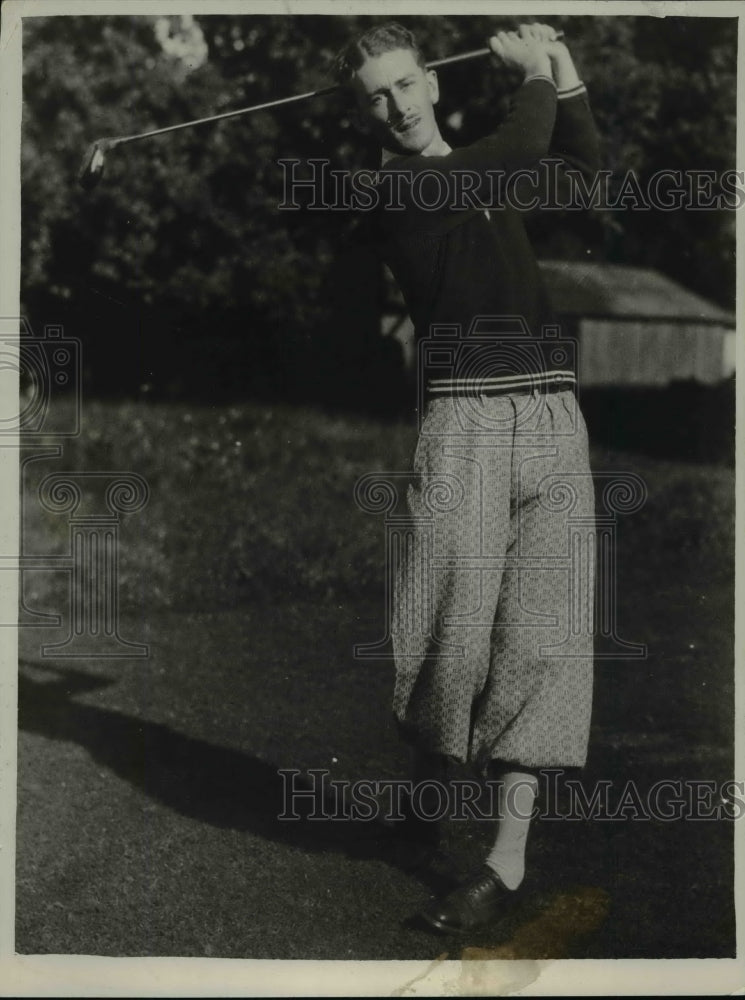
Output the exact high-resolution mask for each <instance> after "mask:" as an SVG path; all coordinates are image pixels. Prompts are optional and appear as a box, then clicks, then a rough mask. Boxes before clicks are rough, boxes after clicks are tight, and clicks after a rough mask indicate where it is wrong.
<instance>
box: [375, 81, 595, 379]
mask: <svg viewBox="0 0 745 1000" xmlns="http://www.w3.org/2000/svg"><path fill="white" fill-rule="evenodd" d="M553 159H556V160H557V161H558V162H557V163H555V164H552V165H551V169H546V168H547V166H548V164H547V162H546V161H547V160H553ZM541 161H544V162H543V163H541ZM566 167H573V168H575V169H577V170H579V171H581V172H582V174H583V175H584V176H585V177H586V178H589V179H590V181H591V179H592V177H593V176H594V172H595V170H596V169H597V167H598V143H597V135H596V131H595V127H594V124H593V120H592V115H591V112H590V108H589V104H588V101H587V96H586V92H585V90H584V87H579V88H575V89H574V90H573V91H572V92H571V93H570V94H569V95H568V96H566V97H565V98H563V99H558V100H557V93H556V88H555V87H554V85H553V83H552V82H551V81H549V80H547V79H545V78H538V79H532V80H529V81H528V82H526V83H524V84H523V85H522V87H520V89H519V90H518V91H517V93H516V95H515V99H514V103H513V106H512V110H511V112H510V114H509V116H508V117H507V119H506V120H505V121H504V122H503V124H502V125H501V126H500V127H499V128H498V129H497V130H496V131H495V132H494V133H493V134H492V135H489V136H487V137H485V138H484V139H481V140H479V141H478V142H475V143H473V144H472V145H470V146H467V147H463V148H460V149H454V150H453V151H452V152H450V153H448V154H447V155H445V156H421V155H414V156H396V157H394V158H393V159H391V160H389V161H388V162H387V163H386V164H385V166H384V168H383V170H381V172H380V175H379V185H380V189H381V191H382V192H383V193H382V195H381V205H382V211H380V212H379V232H380V235H381V237H382V254H383V258H384V260H385V262H386V263H387V265H388V266H389V268H390V270H391V271H392V273H393V275H394V277H395V279H396V281H397V282H398V284H399V287H400V288H401V291H402V293H403V296H404V299H405V302H406V306H407V309H408V311H409V315H410V316H411V319H412V321H413V323H414V326H415V329H416V336H417V340H418V341H419V342H420V365H421V367H420V371H422V372H423V374H424V377H425V380H426V384H427V391H428V392H429V393H430V394H433V395H437V394H443V393H445V394H448V393H453V392H456V393H458V392H461V391H469V390H474V389H475V390H476V391H485V390H490V391H506V390H507V389H510V388H520V389H523V388H532V387H534V386H536V385H543V386H549V385H552V384H553V385H554V386H556V385H557V384H559V383H568V384H570V383H573V382H574V380H575V375H574V365H573V362H572V358H571V357H570V356H569V355H567V353H566V352H562V351H558V352H557V350H556V345H555V344H554V345H551V344H550V343H549V342H548V341H544V338H543V337H542V331H543V328H544V327H545V326H546V325H551V324H555V317H554V315H553V312H552V310H551V306H550V303H549V300H548V296H547V294H546V291H545V288H544V285H543V282H542V280H541V277H540V274H539V270H538V266H537V263H536V259H535V255H534V253H533V249H532V247H531V245H530V242H529V240H528V236H527V234H526V231H525V226H524V221H523V218H524V212H523V211H521V210H520V209H519V208H517V207H515V206H514V204H513V205H510V204H509V203H508V202H509V200H510V199H508V198H507V197H506V194H505V188H504V187H503V188H502V195H501V196H499V191H500V187H499V181H500V180H501V181H503V182H506V184H507V189H509V187H510V185H512V186H513V188H514V192H513V193H515V194H516V196H517V197H518V198H519V199H520V201H521V203H523V204H528V203H529V202H530V200H531V198H534V197H535V195H536V187H535V183H534V181H535V179H536V178H535V177H532V178H529V177H524V178H523V179H522V180H521V181H520V183H519V184H517V186H515V182H516V181H517V179H518V178H517V176H516V175H515V173H514V172H515V171H519V170H531V169H532V170H534V171H535V170H536V169H537V168H540V169H539V170H538V174H537V179H539V180H540V181H541V182H543V181H544V180H545V179H546V178H547V177H553V178H554V180H555V179H556V178H557V177H559V178H561V175H562V172H563V171H564V170H565V169H566ZM463 171H468V172H469V173H470V174H471V175H476V177H475V179H474V177H473V176H472V177H471V178H470V179H469V181H468V186H469V187H470V189H471V192H472V194H469V195H467V196H466V195H462V196H458V194H457V192H458V190H459V189H460V190H462V183H463V182H462V178H461V179H460V187H459V178H458V177H456V174H457V173H458V172H463ZM396 172H399V173H403V175H404V176H402V177H398V178H394V177H392V176H388V177H386V175H391V174H394V173H396ZM434 172H436V173H437V174H438V175H439V178H438V177H435V176H434ZM510 177H511V178H512V180H511V181H510V180H509V178H510ZM394 180H395V182H396V183H395V184H394ZM474 184H475V185H476V186H474ZM549 187H551V185H549ZM391 191H395V192H396V193H395V198H392V196H391V195H390V192H391ZM495 193H496V194H497V195H498V197H497V201H498V202H500V204H499V206H498V207H493V208H491V209H490V210H489V212H488V216H487V212H485V211H484V210H483V207H482V206H485V205H490V204H494V201H493V198H492V197H491V196H492V195H493V194H495ZM550 193H551V192H550V191H547V190H546V188H545V187H544V185H543V183H541V187H540V191H539V192H538V196H539V197H541V198H542V197H545V196H547V195H548V196H550ZM553 193H554V194H556V192H555V191H554V192H553ZM468 198H473V199H474V200H473V201H472V202H470V203H469V201H468V200H467V199H468ZM386 199H388V201H387V204H386ZM512 201H513V202H514V198H512ZM455 202H457V204H454V203H455ZM396 203H398V204H402V205H403V206H404V207H403V210H401V209H400V208H395V207H393V205H395V204H396ZM422 203H424V204H426V205H427V206H430V207H429V208H425V207H423V204H422ZM474 206H477V207H474ZM443 327H445V328H447V329H445V330H443ZM443 335H444V339H443ZM423 340H424V343H422V341H423ZM456 343H460V344H461V345H462V346H461V347H460V348H456V349H453V345H454V344H456ZM570 354H571V352H570Z"/></svg>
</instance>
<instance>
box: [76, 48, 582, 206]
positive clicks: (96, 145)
mask: <svg viewBox="0 0 745 1000" xmlns="http://www.w3.org/2000/svg"><path fill="white" fill-rule="evenodd" d="M563 37H564V32H563V31H558V32H557V33H556V40H557V41H558V40H559V39H561V38H563ZM488 55H493V53H492V50H491V49H489V48H484V49H474V50H473V51H471V52H461V53H460V54H459V55H455V56H446V57H445V58H444V59H435V60H434V61H433V62H428V63H427V69H437V68H438V67H440V66H450V65H452V64H453V63H457V62H465V61H466V60H468V59H480V58H483V57H484V56H488ZM338 89H339V87H338V86H336V85H334V86H331V87H322V88H321V89H320V90H309V91H307V92H306V93H304V94H294V95H293V96H292V97H281V98H279V100H276V101H266V102H265V103H263V104H253V105H251V107H248V108H237V109H236V110H234V111H224V112H223V113H222V114H219V115H208V116H207V117H206V118H195V119H194V120H193V121H189V122H181V123H180V124H178V125H167V126H166V127H165V128H156V129H151V130H150V131H149V132H138V133H137V134H135V135H117V136H109V137H107V138H103V139H96V141H95V142H93V143H91V145H90V146H89V147H88V149H87V150H86V152H85V156H84V157H83V163H82V165H81V167H80V171H79V173H78V181H79V183H80V186H81V187H82V188H83V189H84V190H86V191H90V190H92V189H93V188H94V187H95V186H96V185H97V184H98V182H99V181H100V180H101V177H102V176H103V172H104V167H105V165H106V154H107V153H108V152H109V151H110V150H112V149H114V148H115V147H116V146H123V145H124V144H125V143H128V142H136V141H137V140H139V139H150V138H151V137H152V136H154V135H164V134H165V133H166V132H176V131H178V130H179V129H182V128H193V127H194V126H195V125H206V124H207V123H208V122H218V121H223V120H224V119H226V118H235V117H237V116H238V115H247V114H250V113H251V112H252V111H268V110H269V109H270V108H279V107H282V106H283V105H288V104H298V103H300V101H308V100H310V99H311V98H313V97H323V96H325V95H326V94H333V93H334V92H335V91H337V90H338Z"/></svg>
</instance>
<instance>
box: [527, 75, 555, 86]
mask: <svg viewBox="0 0 745 1000" xmlns="http://www.w3.org/2000/svg"><path fill="white" fill-rule="evenodd" d="M530 80H547V81H548V82H549V83H550V84H551V85H552V86H554V87H555V86H556V84H555V83H554V81H553V77H550V76H546V74H545V73H532V74H531V75H530V76H526V77H525V79H524V80H523V83H529V82H530Z"/></svg>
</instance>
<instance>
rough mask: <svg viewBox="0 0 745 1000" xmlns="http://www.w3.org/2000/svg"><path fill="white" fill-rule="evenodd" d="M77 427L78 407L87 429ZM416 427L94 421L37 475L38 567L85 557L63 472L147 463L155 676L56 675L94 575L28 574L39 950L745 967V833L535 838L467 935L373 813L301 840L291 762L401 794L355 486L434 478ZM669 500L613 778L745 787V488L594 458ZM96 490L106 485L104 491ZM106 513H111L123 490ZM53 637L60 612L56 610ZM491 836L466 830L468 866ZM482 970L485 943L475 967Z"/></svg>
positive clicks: (163, 409)
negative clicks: (410, 476)
mask: <svg viewBox="0 0 745 1000" xmlns="http://www.w3.org/2000/svg"><path fill="white" fill-rule="evenodd" d="M62 417H64V414H60V418H62ZM414 442H415V432H414V430H413V429H412V428H411V427H407V426H404V425H400V424H394V425H384V424H381V423H378V422H376V421H373V420H367V419H364V418H354V417H350V416H345V415H331V414H325V413H322V412H319V411H316V410H312V409H293V408H290V407H287V406H261V405H258V404H253V403H252V404H246V405H241V406H233V407H227V406H226V407H220V408H196V407H191V406H186V405H166V404H158V405H156V404H144V403H117V404H115V403H93V402H92V403H88V404H87V405H86V406H85V410H84V419H83V430H82V433H81V435H80V436H79V437H78V438H76V439H74V440H72V441H70V442H69V443H68V444H66V445H65V450H64V454H63V456H62V457H61V458H54V457H50V456H47V457H44V455H42V454H41V453H40V452H38V451H37V452H36V455H35V457H33V455H34V453H33V452H30V451H29V452H28V453H27V457H28V458H31V457H33V460H32V461H27V462H26V464H25V466H24V492H23V519H24V523H23V544H24V552H25V554H26V555H34V554H37V555H45V556H50V555H64V554H65V553H66V551H67V546H68V533H69V524H68V521H67V519H66V516H60V515H55V514H52V513H49V512H47V511H44V510H42V508H41V507H40V505H39V502H38V498H37V492H36V491H37V489H38V484H39V482H40V481H41V479H42V478H43V477H44V476H45V475H47V474H48V473H51V472H59V471H62V470H77V471H106V470H121V471H131V472H136V473H138V474H139V475H141V476H143V477H144V478H145V479H146V480H147V482H148V485H149V489H150V495H149V500H148V503H147V506H146V507H145V509H144V510H142V511H140V512H139V513H136V514H132V515H126V516H124V517H123V518H122V522H121V525H120V567H119V580H120V608H121V626H120V634H121V635H122V637H123V638H125V639H127V640H130V641H133V642H140V643H147V644H148V645H149V655H148V657H147V658H143V659H139V660H138V659H100V658H98V659H97V658H91V659H75V660H64V659H55V658H54V657H53V656H47V657H43V656H42V655H41V646H42V644H47V643H49V644H51V643H54V642H59V641H61V640H62V639H64V637H65V632H66V630H65V629H55V628H51V627H50V628H40V627H38V625H34V614H35V613H39V612H46V613H58V614H64V613H65V610H66V607H67V601H68V590H69V587H68V580H67V577H66V574H65V573H63V572H61V571H55V570H49V569H46V570H39V571H29V572H27V573H26V574H25V581H24V600H25V610H24V612H23V615H24V617H23V619H22V620H24V621H26V622H27V623H28V624H27V626H26V627H24V628H22V629H21V631H20V645H21V678H20V699H19V787H18V842H17V854H18V860H17V921H16V925H17V942H16V948H17V951H19V952H21V953H83V954H99V955H186V956H215V957H217V956H221V957H235V958H317V959H344V958H355V959H403V958H422V959H426V958H433V959H434V958H435V957H437V956H439V955H442V954H443V953H444V952H446V951H447V952H448V955H449V957H452V958H457V957H459V956H460V955H461V954H464V953H466V951H467V949H477V950H478V949H482V951H478V954H496V955H503V956H505V957H516V958H560V957H565V958H583V957H591V958H604V957H608V958H611V957H614V958H615V957H617V958H628V957H635V958H636V957H639V958H692V957H725V956H731V955H733V954H734V912H733V900H732V883H733V858H732V834H733V824H732V821H731V820H729V819H719V820H711V821H708V822H691V821H685V820H673V821H669V822H665V821H662V820H655V819H652V820H646V821H635V820H633V819H631V818H626V819H618V820H615V821H610V822H608V821H606V822H602V821H575V822H556V821H553V822H552V821H549V820H544V821H541V822H538V823H535V824H534V825H533V829H532V830H531V840H530V844H529V864H530V872H531V874H530V877H529V881H528V882H527V883H526V888H527V892H526V896H525V902H524V904H523V906H522V908H520V909H518V910H517V911H516V912H514V913H513V914H511V915H509V916H507V917H506V918H505V920H504V921H503V922H502V923H501V924H500V925H498V926H495V927H492V928H489V929H486V930H483V931H480V932H479V933H478V934H475V935H473V936H472V938H470V939H469V940H467V941H459V942H456V941H452V940H449V939H442V938H437V937H433V936H431V935H430V934H428V933H427V932H425V931H424V930H423V929H421V928H420V927H419V926H417V924H416V923H415V922H412V921H411V917H412V915H413V914H414V913H415V912H416V910H417V909H418V908H419V907H420V906H421V905H422V903H423V902H424V901H425V900H426V899H427V898H428V895H429V894H430V892H431V891H433V890H436V889H438V888H439V887H441V886H442V885H443V884H445V882H446V880H447V878H448V877H449V872H448V869H447V867H446V865H445V861H446V860H447V859H443V866H442V870H432V871H428V872H424V873H418V874H415V873H411V872H404V871H402V870H401V867H400V865H399V864H398V863H397V859H396V857H395V856H394V855H393V854H392V853H391V850H390V845H389V844H388V843H387V841H386V838H385V837H384V836H383V835H382V834H381V833H379V832H378V831H377V828H375V827H374V826H373V825H372V824H369V823H364V822H361V821H357V822H339V823H332V822H320V823H318V822H317V823H313V822H311V821H300V822H298V823H288V822H281V821H279V820H278V819H277V815H278V813H279V812H280V811H281V808H282V798H281V793H282V781H281V779H280V777H279V776H278V775H277V769H278V768H297V769H299V770H300V771H302V772H306V771H307V770H308V769H309V768H324V769H328V770H329V772H330V773H331V776H332V777H334V778H339V779H356V778H362V777H365V778H371V779H376V778H386V777H397V776H399V777H400V776H403V775H404V773H405V759H406V755H405V751H404V748H403V747H402V746H401V745H400V744H399V742H398V740H397V737H396V733H395V730H394V727H393V723H392V720H391V717H390V696H391V691H392V677H393V668H392V664H391V662H390V661H389V660H384V659H381V660H355V658H354V656H353V654H352V648H353V646H354V645H355V644H356V643H360V642H372V641H375V640H376V639H378V638H380V636H381V634H382V627H383V606H384V605H383V579H382V577H383V546H384V532H383V525H382V522H381V519H380V518H376V517H374V516H371V515H370V514H366V513H364V512H363V511H361V510H359V509H358V508H357V507H356V506H355V503H354V500H353V488H354V484H355V482H356V481H357V479H358V478H359V477H360V476H361V475H363V474H364V473H366V472H371V471H376V470H386V469H387V470H407V469H408V468H409V466H410V462H411V456H412V453H413V447H414ZM593 467H594V468H595V469H596V470H598V471H600V470H608V471H631V472H634V473H636V474H637V475H640V476H641V477H642V478H643V479H644V481H645V483H646V485H647V489H648V494H649V495H648V500H647V502H646V504H645V506H644V507H643V508H642V509H641V510H640V511H638V512H637V513H634V514H632V515H630V516H628V517H621V518H620V519H619V525H618V549H617V551H618V594H619V610H618V620H619V631H620V634H621V636H622V637H623V638H624V639H626V640H628V641H631V642H643V643H646V645H647V647H648V655H647V657H646V658H644V659H640V660H620V659H615V660H613V659H610V660H599V661H598V664H597V670H596V694H595V716H594V725H593V737H592V744H591V755H590V760H589V762H588V767H587V769H586V771H585V772H584V775H583V779H582V780H583V783H584V784H585V785H586V786H587V787H588V788H589V787H590V785H591V784H592V782H594V781H597V780H601V779H602V780H610V781H612V782H613V788H614V792H613V795H614V796H616V797H617V795H618V790H620V789H621V788H622V787H623V786H624V785H625V783H626V782H627V781H628V780H629V779H634V781H635V782H636V783H637V785H638V787H639V788H640V789H641V790H642V792H646V790H647V789H649V788H651V787H652V786H653V785H654V783H655V782H657V781H660V780H662V779H670V780H673V781H675V780H679V781H683V782H693V781H696V780H708V781H712V782H715V783H717V787H718V785H719V784H720V783H722V782H725V781H727V780H728V779H730V778H731V777H732V771H733V763H732V735H733V717H732V699H733V680H734V678H733V643H732V631H733V577H734V565H733V544H734V543H733V535H734V496H733V486H734V473H733V470H732V469H728V468H725V467H720V466H716V465H709V466H702V465H686V464H683V463H676V462H670V461H663V460H655V459H651V458H645V457H642V456H639V455H631V454H617V453H608V452H603V451H599V450H597V449H596V450H595V451H594V454H593ZM93 489H94V492H95V490H96V489H100V487H97V486H94V487H93ZM99 500H100V497H99ZM37 622H38V619H37ZM490 833H491V828H490V827H489V826H488V825H487V824H485V823H479V824H468V825H464V824H458V823H455V822H453V823H451V824H450V829H449V830H448V834H447V843H446V849H447V850H446V854H447V855H448V857H449V858H450V859H452V863H453V864H454V866H455V867H456V868H457V869H459V870H460V869H464V870H465V869H466V868H467V867H468V866H469V865H470V864H471V863H472V862H473V861H474V860H475V859H477V858H478V857H479V854H480V852H482V851H483V848H484V847H485V845H486V844H487V843H488V841H489V837H490ZM473 953H476V952H473Z"/></svg>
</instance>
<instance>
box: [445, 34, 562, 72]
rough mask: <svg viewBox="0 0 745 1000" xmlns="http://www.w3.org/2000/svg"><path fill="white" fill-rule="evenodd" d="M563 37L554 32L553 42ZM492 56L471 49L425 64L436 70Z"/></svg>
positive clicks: (487, 50)
mask: <svg viewBox="0 0 745 1000" xmlns="http://www.w3.org/2000/svg"><path fill="white" fill-rule="evenodd" d="M563 37H564V32H563V31H557V32H556V39H555V41H557V42H558V41H561V39H562V38H563ZM491 55H494V53H493V52H492V50H491V49H489V48H486V49H473V51H472V52H461V53H460V55H457V56H446V57H445V58H444V59H435V60H434V61H433V62H428V63H427V69H437V68H438V67H439V66H449V65H450V64H451V63H457V62H465V61H466V60H467V59H480V58H482V57H483V56H491Z"/></svg>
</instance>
